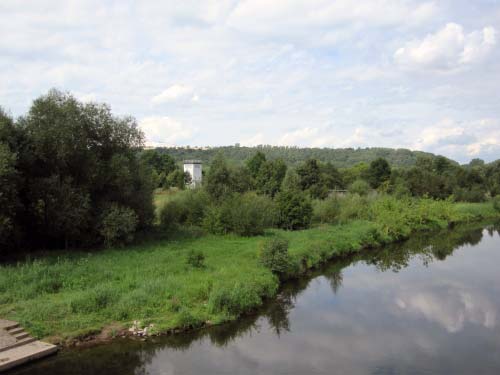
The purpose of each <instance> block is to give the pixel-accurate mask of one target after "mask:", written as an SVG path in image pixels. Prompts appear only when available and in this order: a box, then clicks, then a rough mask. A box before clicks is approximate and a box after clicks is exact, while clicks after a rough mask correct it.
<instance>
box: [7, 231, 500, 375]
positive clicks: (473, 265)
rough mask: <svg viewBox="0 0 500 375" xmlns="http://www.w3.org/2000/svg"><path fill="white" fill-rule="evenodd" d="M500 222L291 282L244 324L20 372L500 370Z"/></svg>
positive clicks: (60, 358) (84, 354)
mask: <svg viewBox="0 0 500 375" xmlns="http://www.w3.org/2000/svg"><path fill="white" fill-rule="evenodd" d="M499 229H500V227H498V226H497V227H494V226H489V227H486V228H484V227H476V228H474V227H468V228H456V229H454V230H452V231H448V232H443V233H439V234H433V235H425V236H418V237H415V238H413V239H412V240H410V241H408V242H405V243H403V244H398V245H395V246H389V247H385V248H383V249H380V250H370V251H366V252H364V253H363V254H360V255H358V256H356V258H351V259H345V260H342V261H340V262H339V261H337V262H334V263H332V264H330V265H328V266H327V267H325V268H323V269H321V270H318V271H316V272H315V273H313V274H311V275H310V276H309V277H307V278H303V279H300V280H297V281H294V282H290V283H288V284H287V285H286V286H285V287H284V288H283V290H282V291H281V293H280V295H279V297H278V298H277V300H276V301H273V302H270V303H268V304H267V305H266V306H265V307H264V308H263V309H262V310H261V311H259V313H258V314H256V315H255V316H251V317H246V318H244V319H242V320H240V321H239V322H237V323H234V324H228V325H224V326H220V327H215V328H211V329H207V330H204V331H199V332H196V333H192V334H187V335H186V334H183V335H175V336H169V337H160V338H155V339H152V340H149V341H146V342H142V341H135V340H130V339H117V340H116V341H114V342H113V343H111V344H106V345H101V346H97V347H93V348H89V349H78V350H68V351H64V352H61V353H60V354H58V355H57V356H54V357H51V358H48V359H45V360H42V361H40V362H37V363H34V364H32V365H29V366H27V367H23V368H20V369H18V370H17V371H15V372H14V373H15V374H51V375H55V374H86V375H88V374H120V375H123V374H300V375H305V374H474V375H476V374H500V236H499V234H498V231H499Z"/></svg>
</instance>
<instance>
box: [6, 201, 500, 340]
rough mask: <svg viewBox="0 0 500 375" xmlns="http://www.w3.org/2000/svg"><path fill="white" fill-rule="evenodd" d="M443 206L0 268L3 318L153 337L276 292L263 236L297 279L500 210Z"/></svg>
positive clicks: (35, 328)
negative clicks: (282, 244)
mask: <svg viewBox="0 0 500 375" xmlns="http://www.w3.org/2000/svg"><path fill="white" fill-rule="evenodd" d="M438 204H440V203H436V206H435V205H434V203H432V204H431V203H426V202H425V201H423V203H422V204H420V205H418V206H414V207H411V210H413V211H418V212H417V213H418V214H415V215H413V214H412V217H409V216H408V212H409V209H408V210H407V211H405V210H404V209H402V208H401V207H398V206H397V203H396V204H395V203H394V202H392V203H391V202H389V201H387V202H381V203H380V204H379V205H380V207H378V206H377V207H374V208H373V210H374V212H376V213H377V212H378V214H374V216H373V219H372V220H352V221H349V222H346V223H344V224H338V225H320V226H317V227H315V228H312V229H308V230H303V231H296V232H286V231H281V230H270V231H267V232H266V235H265V236H259V237H238V236H234V235H227V236H214V235H208V236H201V237H198V238H195V237H193V236H187V237H179V238H177V239H156V240H150V241H148V242H145V243H143V244H140V245H136V246H132V247H129V248H126V249H118V248H117V249H108V250H103V251H98V252H92V253H86V252H75V251H73V252H56V253H53V254H51V255H49V256H46V257H43V258H40V259H36V260H32V261H26V262H22V263H18V264H17V265H10V266H2V267H1V269H0V316H1V317H3V318H6V319H12V320H16V321H19V322H20V323H21V324H22V325H23V326H24V327H25V329H26V330H27V331H28V332H30V333H31V334H32V335H33V336H35V337H37V338H43V339H48V340H49V341H51V342H57V343H63V344H69V343H72V342H74V341H75V339H77V340H78V339H80V338H84V337H89V336H93V335H95V336H98V335H99V334H100V336H99V338H100V339H105V338H107V337H113V336H116V335H119V334H122V333H123V332H128V331H127V330H128V328H129V327H131V326H132V324H133V322H134V321H139V322H140V325H143V326H148V327H150V328H149V333H150V334H155V333H160V332H169V331H174V330H186V329H192V328H197V327H201V326H204V325H213V324H219V323H222V322H226V321H231V320H235V319H236V318H238V317H239V316H240V315H242V314H244V313H247V312H249V311H251V310H252V309H255V308H257V307H258V306H260V305H261V304H262V302H263V300H264V299H266V298H271V297H273V296H275V294H276V292H277V290H278V287H279V285H280V280H279V279H278V277H276V276H275V275H273V274H272V273H271V272H270V271H269V270H267V269H266V268H264V267H263V266H261V265H260V264H259V262H258V260H257V256H256V254H257V250H258V248H259V245H260V243H262V241H264V240H265V239H266V238H269V237H272V236H276V235H280V236H283V237H285V238H286V239H288V241H289V244H290V247H289V256H290V261H291V263H292V267H291V268H290V269H291V271H290V272H289V274H288V275H287V276H288V277H294V276H297V275H299V274H301V273H304V272H307V270H309V269H311V268H314V267H316V266H319V265H320V264H322V263H324V262H326V261H327V260H328V259H331V258H333V257H338V256H342V255H346V254H350V253H354V252H357V251H359V250H361V249H363V248H367V247H377V246H381V245H383V244H385V243H389V242H394V241H397V240H401V239H404V238H406V237H408V235H410V234H411V231H409V229H408V227H409V225H410V224H411V228H412V230H413V229H416V230H426V229H437V228H442V227H444V226H447V225H449V224H450V223H457V222H466V221H472V220H478V219H487V218H493V217H495V216H496V215H497V213H496V212H495V211H494V210H493V208H492V206H491V205H490V204H488V203H484V204H451V203H449V204H446V205H443V206H439V205H438ZM388 205H389V206H390V205H393V207H389V206H388ZM377 210H378V211H377ZM403 221H404V223H403ZM190 251H201V252H202V253H203V255H204V257H205V260H204V262H203V263H204V264H203V266H202V267H194V266H192V265H189V263H188V262H186V258H187V255H188V254H189V253H190Z"/></svg>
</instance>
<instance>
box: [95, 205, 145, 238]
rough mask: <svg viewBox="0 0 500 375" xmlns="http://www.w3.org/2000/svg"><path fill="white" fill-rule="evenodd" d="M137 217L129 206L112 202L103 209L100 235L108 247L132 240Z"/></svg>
mask: <svg viewBox="0 0 500 375" xmlns="http://www.w3.org/2000/svg"><path fill="white" fill-rule="evenodd" d="M137 224H138V218H137V215H136V213H135V212H134V210H132V209H131V208H129V207H124V206H120V205H118V204H112V205H111V206H110V208H108V209H107V210H105V211H104V213H103V216H102V221H101V229H100V233H101V236H102V237H103V238H104V244H105V245H106V246H108V247H110V246H115V245H125V244H127V243H130V242H132V241H133V240H134V233H135V229H136V227H137Z"/></svg>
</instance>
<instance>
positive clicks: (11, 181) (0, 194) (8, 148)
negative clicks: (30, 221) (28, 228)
mask: <svg viewBox="0 0 500 375" xmlns="http://www.w3.org/2000/svg"><path fill="white" fill-rule="evenodd" d="M17 143H18V139H17V134H16V129H15V128H14V122H13V120H12V118H10V117H9V116H8V115H7V114H6V113H5V112H4V111H3V110H2V108H1V107H0V249H6V248H7V247H8V246H11V245H12V243H15V242H17V240H18V238H17V237H18V236H19V229H20V228H19V219H20V218H19V216H20V214H21V209H22V205H21V202H20V199H19V194H18V193H19V188H20V183H21V178H20V177H21V176H20V175H19V173H18V171H17V155H16V154H15V152H14V150H15V149H16V148H17ZM0 255H1V252H0Z"/></svg>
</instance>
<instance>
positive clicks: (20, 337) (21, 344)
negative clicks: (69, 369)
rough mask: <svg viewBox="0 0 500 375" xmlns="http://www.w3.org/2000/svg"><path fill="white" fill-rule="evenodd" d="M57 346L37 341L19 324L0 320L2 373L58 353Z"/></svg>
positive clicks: (0, 362) (0, 367)
mask: <svg viewBox="0 0 500 375" xmlns="http://www.w3.org/2000/svg"><path fill="white" fill-rule="evenodd" d="M57 349H58V348H57V346H56V345H52V344H48V343H45V342H41V341H37V340H36V339H34V338H33V337H31V336H30V335H29V334H28V333H27V332H25V331H24V329H23V328H22V327H20V326H19V324H18V323H17V322H13V321H10V320H4V319H0V372H3V371H6V370H9V369H11V368H13V367H15V366H18V365H21V364H23V363H26V362H30V361H33V360H35V359H38V358H41V357H45V356H47V355H50V354H53V353H55V352H56V351H57Z"/></svg>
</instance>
